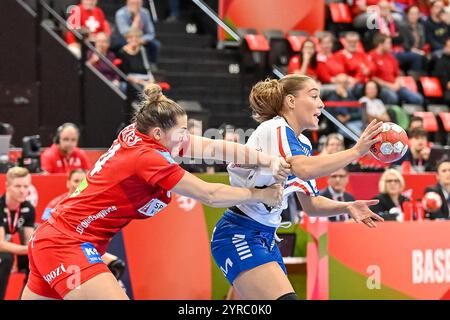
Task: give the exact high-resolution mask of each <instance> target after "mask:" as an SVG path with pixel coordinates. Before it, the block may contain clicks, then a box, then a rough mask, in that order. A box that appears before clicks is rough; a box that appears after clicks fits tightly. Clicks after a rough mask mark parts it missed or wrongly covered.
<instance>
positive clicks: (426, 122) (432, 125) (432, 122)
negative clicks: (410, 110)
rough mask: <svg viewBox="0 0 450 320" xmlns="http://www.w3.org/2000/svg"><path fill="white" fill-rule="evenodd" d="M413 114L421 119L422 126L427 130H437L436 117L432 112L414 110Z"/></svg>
mask: <svg viewBox="0 0 450 320" xmlns="http://www.w3.org/2000/svg"><path fill="white" fill-rule="evenodd" d="M414 116H416V117H420V118H422V119H423V127H424V129H425V131H427V132H437V131H438V129H439V127H438V123H437V120H436V117H435V116H434V114H433V113H432V112H429V111H418V112H414Z"/></svg>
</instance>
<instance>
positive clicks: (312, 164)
mask: <svg viewBox="0 0 450 320" xmlns="http://www.w3.org/2000/svg"><path fill="white" fill-rule="evenodd" d="M360 156H361V155H360V153H359V152H358V151H357V150H356V149H355V148H351V149H348V150H344V151H340V152H337V153H333V154H326V155H318V156H313V157H306V156H293V157H291V158H289V159H287V160H286V161H287V162H288V163H289V164H290V165H291V171H292V173H293V174H294V175H296V176H297V177H298V178H300V179H302V180H305V181H306V180H311V179H316V178H319V177H322V176H327V175H329V174H331V173H333V172H335V171H336V170H339V169H341V168H343V167H345V166H347V165H348V164H350V163H351V162H352V161H354V160H356V159H358V158H359V157H360Z"/></svg>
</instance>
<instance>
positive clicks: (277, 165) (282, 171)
mask: <svg viewBox="0 0 450 320" xmlns="http://www.w3.org/2000/svg"><path fill="white" fill-rule="evenodd" d="M270 169H271V170H272V175H273V177H274V179H275V181H276V182H284V181H285V180H286V179H287V178H288V177H289V176H290V175H291V165H290V164H289V163H287V162H286V160H284V158H282V157H274V158H272V161H271V162H270Z"/></svg>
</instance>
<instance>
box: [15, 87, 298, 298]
mask: <svg viewBox="0 0 450 320" xmlns="http://www.w3.org/2000/svg"><path fill="white" fill-rule="evenodd" d="M144 94H145V95H146V99H145V100H144V101H143V102H142V105H141V107H140V109H139V110H138V111H137V112H136V114H135V117H134V122H133V124H131V125H129V126H128V127H126V128H125V129H123V130H122V132H121V133H120V134H119V136H118V139H116V140H115V141H114V143H113V144H112V146H111V148H110V149H109V150H108V151H107V152H106V153H105V154H104V155H103V156H102V157H100V158H99V160H98V161H97V163H96V164H95V166H94V167H93V168H91V170H90V171H89V172H88V174H87V177H86V179H84V180H83V181H82V182H81V183H80V185H79V186H78V188H77V190H76V191H75V192H74V193H73V194H71V195H70V196H69V197H67V198H65V199H64V200H63V201H61V202H60V203H59V204H58V205H57V206H56V207H55V208H54V209H53V211H52V212H51V217H50V218H49V219H48V221H46V222H45V223H44V224H42V225H41V226H40V227H39V228H38V229H37V230H36V231H35V233H34V234H33V236H32V237H31V239H30V242H29V246H28V256H29V259H30V277H29V279H28V283H27V286H26V287H25V289H24V292H23V294H22V299H128V297H127V295H126V294H125V292H124V290H123V289H122V288H121V287H120V285H119V284H118V282H117V280H116V279H115V277H114V276H113V274H112V273H111V272H110V270H109V269H108V267H107V266H106V264H105V263H103V261H102V259H101V256H102V255H103V254H104V253H105V250H106V248H107V246H108V243H109V241H110V239H111V238H112V237H113V236H114V234H115V233H117V232H118V231H119V230H121V229H122V228H123V227H125V226H126V225H127V224H128V223H129V222H130V221H131V220H133V219H145V218H148V217H152V216H154V215H155V214H156V213H158V212H159V211H161V210H163V209H164V208H165V207H166V206H167V204H168V203H169V202H170V200H171V192H175V193H177V194H180V195H183V196H187V197H191V198H194V199H196V200H198V201H200V202H202V203H205V204H207V205H209V206H213V207H222V208H223V207H228V206H233V205H237V204H241V203H247V202H255V203H256V202H264V203H265V204H267V205H268V206H273V207H276V206H278V205H279V204H280V203H281V199H282V194H283V192H282V187H281V186H280V185H279V184H274V185H272V186H271V187H268V188H265V189H249V188H238V187H231V186H228V185H224V184H218V183H206V182H204V181H202V180H201V179H199V178H197V177H195V176H194V175H192V174H190V173H189V172H186V171H185V170H183V169H182V168H181V167H180V166H179V165H178V164H177V163H176V162H175V161H174V160H173V159H172V154H174V153H176V154H177V155H185V156H189V155H190V156H192V157H201V156H202V154H203V153H204V151H205V149H206V148H210V149H211V150H213V152H211V158H213V159H217V160H225V159H226V158H227V157H226V155H225V151H226V150H227V149H228V150H229V149H233V151H234V156H235V157H236V156H237V155H239V154H244V155H245V160H244V161H242V164H251V163H250V162H251V161H250V159H256V161H255V162H256V163H255V165H259V166H265V167H270V168H271V169H272V171H276V175H277V176H278V178H279V180H278V181H283V180H285V179H286V178H287V176H288V175H289V173H290V169H289V165H288V164H287V163H286V162H285V161H284V160H282V159H280V158H278V157H274V156H269V155H266V154H264V153H262V152H259V151H257V150H256V149H252V148H249V147H246V146H244V145H240V144H236V143H233V142H225V141H223V140H211V139H206V138H202V137H199V136H189V135H188V133H187V115H186V112H185V111H184V110H183V109H182V108H181V107H180V106H179V105H178V104H176V103H175V102H173V101H172V100H170V99H168V98H166V97H165V96H164V95H163V94H162V93H161V88H160V87H159V86H157V85H155V84H151V85H149V86H148V87H147V88H146V89H145V90H144ZM198 146H200V147H198ZM184 149H186V150H184ZM200 149H201V150H200ZM197 154H200V155H197ZM234 160H236V159H234ZM234 160H232V161H234Z"/></svg>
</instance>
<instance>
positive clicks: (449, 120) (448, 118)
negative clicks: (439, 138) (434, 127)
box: [439, 112, 450, 132]
mask: <svg viewBox="0 0 450 320" xmlns="http://www.w3.org/2000/svg"><path fill="white" fill-rule="evenodd" d="M439 117H440V118H441V120H442V124H443V125H444V129H445V131H446V132H450V112H440V113H439Z"/></svg>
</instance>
